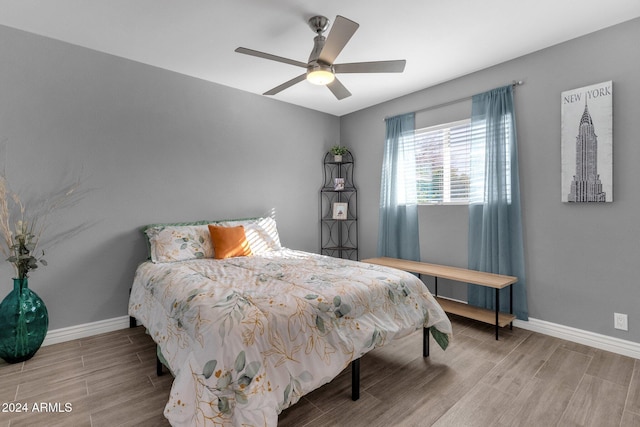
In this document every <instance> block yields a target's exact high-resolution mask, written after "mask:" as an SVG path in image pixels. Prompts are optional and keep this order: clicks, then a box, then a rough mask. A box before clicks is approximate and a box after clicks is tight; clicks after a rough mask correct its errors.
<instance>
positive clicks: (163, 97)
mask: <svg viewBox="0 0 640 427" xmlns="http://www.w3.org/2000/svg"><path fill="white" fill-rule="evenodd" d="M0 58H1V60H0V142H4V143H5V144H6V155H7V157H6V173H7V175H8V178H9V180H10V183H11V185H12V186H13V187H14V189H15V190H18V191H19V192H21V193H22V194H23V196H24V197H25V198H31V197H37V196H38V195H40V196H46V195H47V194H50V193H51V192H53V191H55V190H56V189H57V188H59V185H60V184H61V183H62V182H65V179H70V178H72V177H73V176H78V175H82V176H84V184H85V187H86V188H90V191H89V192H88V194H87V195H86V196H85V197H84V199H83V200H82V201H81V202H80V203H79V204H78V205H77V206H75V207H73V208H72V209H69V210H65V211H59V212H58V214H57V215H55V216H54V217H52V227H51V229H50V232H51V233H52V234H55V232H56V231H62V230H66V229H69V228H72V227H76V226H78V225H79V224H85V223H87V224H88V225H89V226H88V227H87V228H86V229H83V230H81V231H80V232H79V233H77V234H76V235H75V236H73V237H71V238H68V239H66V240H64V241H62V242H59V243H58V244H56V245H55V246H53V247H51V248H48V249H49V250H48V251H47V260H48V262H49V266H48V267H43V268H42V269H39V270H36V271H34V272H33V273H32V274H31V277H30V286H31V288H33V289H34V290H35V291H36V292H37V293H38V294H39V295H40V296H41V297H42V298H43V300H44V301H45V302H46V304H47V306H48V308H49V314H50V329H57V328H63V327H67V326H72V325H80V324H84V323H88V322H94V321H98V320H103V319H110V318H115V317H119V316H124V315H126V314H127V301H128V289H129V286H130V285H131V282H132V280H133V274H134V271H135V268H136V266H137V264H138V263H139V262H141V261H142V260H144V258H145V256H146V252H145V246H144V241H143V239H142V236H141V234H140V233H139V232H138V230H137V229H138V227H140V226H141V225H143V224H147V223H152V222H170V221H189V220H199V219H216V218H231V217H247V216H254V215H263V214H267V213H269V212H270V211H271V210H272V209H274V210H275V213H276V219H277V221H278V224H279V231H280V236H281V240H282V243H283V244H284V245H285V246H288V247H291V248H296V249H302V250H308V251H316V250H317V248H318V229H319V228H318V222H317V221H318V220H317V216H318V195H317V191H318V188H319V187H320V185H321V181H322V167H321V159H322V156H323V155H324V153H325V152H326V150H327V149H328V148H329V147H330V146H331V145H332V144H333V143H334V142H335V141H336V140H337V139H338V135H339V127H340V124H339V119H338V118H337V117H335V116H331V115H327V114H323V113H318V112H315V111H311V110H307V109H302V108H299V107H294V106H291V105H288V104H284V103H281V102H277V101H274V100H271V99H268V98H266V97H263V96H257V95H253V94H249V93H246V92H242V91H237V90H234V89H230V88H227V87H224V86H220V85H216V84H212V83H208V82H205V81H201V80H197V79H194V78H190V77H186V76H183V75H180V74H176V73H172V72H169V71H165V70H161V69H157V68H153V67H150V66H147V65H144V64H140V63H136V62H132V61H128V60H124V59H121V58H117V57H114V56H110V55H106V54H101V53H98V52H95V51H91V50H88V49H84V48H81V47H77V46H72V45H69V44H65V43H61V42H58V41H54V40H51V39H47V38H43V37H39V36H36V35H32V34H28V33H25V32H21V31H17V30H14V29H10V28H7V27H2V26H0ZM45 249H47V248H45ZM11 277H12V269H11V267H10V265H9V263H6V262H3V263H0V278H3V279H0V298H2V297H4V295H5V294H6V293H8V291H9V290H10V289H11V286H12V283H11Z"/></svg>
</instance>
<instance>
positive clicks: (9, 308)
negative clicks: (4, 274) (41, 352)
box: [0, 277, 49, 363]
mask: <svg viewBox="0 0 640 427" xmlns="http://www.w3.org/2000/svg"><path fill="white" fill-rule="evenodd" d="M48 328H49V313H48V312H47V307H46V306H45V305H44V302H43V301H42V299H41V298H40V297H39V296H38V295H37V294H36V293H35V292H33V291H32V290H31V289H29V282H28V280H27V278H26V277H25V278H24V279H13V291H11V292H10V293H9V295H7V296H6V297H5V299H4V300H2V302H1V303H0V358H2V359H3V360H5V361H6V362H8V363H19V362H24V361H25V360H29V359H31V358H32V357H33V355H34V354H36V352H37V351H38V349H39V348H40V346H41V345H42V342H43V341H44V337H45V336H46V335H47V329H48Z"/></svg>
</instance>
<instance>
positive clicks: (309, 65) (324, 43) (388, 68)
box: [235, 15, 407, 100]
mask: <svg viewBox="0 0 640 427" xmlns="http://www.w3.org/2000/svg"><path fill="white" fill-rule="evenodd" d="M308 23H309V26H310V27H311V29H312V30H313V31H314V32H315V33H316V34H317V35H316V37H315V38H314V39H313V50H312V51H311V55H310V56H309V61H308V62H306V63H304V62H301V61H296V60H293V59H288V58H283V57H281V56H276V55H271V54H269V53H264V52H260V51H257V50H253V49H247V48H245V47H239V48H237V49H236V50H235V51H236V52H238V53H244V54H246V55H251V56H257V57H259V58H264V59H270V60H272V61H277V62H283V63H285V64H290V65H295V66H297V67H301V68H306V70H307V71H306V72H305V73H303V74H301V75H299V76H298V77H295V78H293V79H291V80H289V81H287V82H285V83H283V84H281V85H279V86H276V87H274V88H273V89H271V90H269V91H267V92H265V93H264V94H263V95H275V94H277V93H279V92H281V91H283V90H285V89H287V88H288V87H291V86H293V85H294V84H296V83H299V82H301V81H303V80H308V81H309V82H311V83H313V84H317V85H326V86H327V87H328V88H329V90H330V91H331V92H332V93H333V94H334V95H335V97H336V98H338V99H339V100H340V99H344V98H346V97H348V96H351V92H349V91H348V90H347V88H346V87H344V85H343V84H342V83H340V80H338V79H337V78H336V76H335V75H336V74H339V73H401V72H403V71H404V66H405V64H406V62H407V61H405V60H404V59H402V60H397V61H374V62H353V63H349V64H335V63H334V61H335V59H336V58H337V57H338V55H339V54H340V52H342V49H344V47H345V45H346V44H347V42H348V41H349V40H350V39H351V37H352V36H353V34H354V33H355V32H356V30H357V29H358V27H359V26H360V25H359V24H357V23H356V22H353V21H351V20H349V19H347V18H345V17H343V16H340V15H338V16H336V20H335V22H334V23H333V26H332V27H331V31H329V35H328V36H327V37H325V36H323V35H322V33H324V32H325V31H326V30H327V28H328V27H329V20H328V19H327V18H326V17H324V16H314V17H312V18H310V19H309V21H308Z"/></svg>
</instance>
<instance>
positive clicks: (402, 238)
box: [378, 113, 420, 261]
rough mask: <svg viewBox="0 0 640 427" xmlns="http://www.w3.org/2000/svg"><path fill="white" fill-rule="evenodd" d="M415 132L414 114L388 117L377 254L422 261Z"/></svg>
mask: <svg viewBox="0 0 640 427" xmlns="http://www.w3.org/2000/svg"><path fill="white" fill-rule="evenodd" d="M414 134H415V114H414V113H409V114H403V115H400V116H395V117H390V118H387V119H386V138H385V147H384V156H383V161H382V183H381V186H380V218H379V226H378V256H388V257H393V258H401V259H408V260H414V261H420V240H419V237H418V202H417V187H416V178H415V172H416V168H415V147H414Z"/></svg>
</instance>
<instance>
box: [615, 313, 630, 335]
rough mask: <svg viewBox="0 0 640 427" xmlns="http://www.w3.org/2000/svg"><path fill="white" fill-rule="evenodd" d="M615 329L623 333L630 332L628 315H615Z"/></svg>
mask: <svg viewBox="0 0 640 427" xmlns="http://www.w3.org/2000/svg"><path fill="white" fill-rule="evenodd" d="M613 327H614V328H616V329H620V330H623V331H628V330H629V323H628V322H627V315H626V314H622V313H613Z"/></svg>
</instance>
